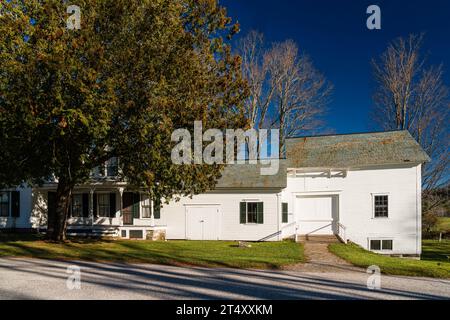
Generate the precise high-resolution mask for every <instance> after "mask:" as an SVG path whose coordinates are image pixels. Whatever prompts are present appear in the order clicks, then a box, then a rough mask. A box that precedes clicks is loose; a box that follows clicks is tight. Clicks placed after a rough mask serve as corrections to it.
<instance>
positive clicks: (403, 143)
mask: <svg viewBox="0 0 450 320" xmlns="http://www.w3.org/2000/svg"><path fill="white" fill-rule="evenodd" d="M286 159H287V167H288V168H351V167H360V166H371V165H386V164H402V163H408V162H411V163H424V162H428V161H430V158H429V157H428V155H427V154H426V153H425V151H423V149H422V148H421V146H420V145H419V144H418V143H417V141H416V140H415V139H414V138H413V137H412V136H411V135H410V134H409V132H408V131H389V132H375V133H358V134H347V135H328V136H315V137H314V136H313V137H300V138H292V139H287V140H286Z"/></svg>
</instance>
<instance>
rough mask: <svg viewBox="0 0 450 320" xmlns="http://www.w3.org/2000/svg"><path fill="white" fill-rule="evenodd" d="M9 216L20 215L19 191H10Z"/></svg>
mask: <svg viewBox="0 0 450 320" xmlns="http://www.w3.org/2000/svg"><path fill="white" fill-rule="evenodd" d="M11 217H16V218H18V217H20V192H19V191H13V192H11Z"/></svg>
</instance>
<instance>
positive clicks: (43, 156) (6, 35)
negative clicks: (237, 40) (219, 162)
mask: <svg viewBox="0 0 450 320" xmlns="http://www.w3.org/2000/svg"><path fill="white" fill-rule="evenodd" d="M70 4H76V5H78V6H79V7H80V8H81V28H80V29H79V30H70V29H68V28H67V24H66V19H67V18H68V16H69V14H67V13H66V12H67V6H68V5H69V3H67V2H66V1H61V0H45V1H43V0H17V1H16V0H11V1H9V2H5V1H3V2H1V3H0V34H1V38H0V150H1V152H0V187H6V186H13V185H19V184H21V183H30V184H39V183H42V182H44V181H46V180H48V179H50V178H52V177H54V178H55V181H56V182H57V192H56V214H55V215H54V216H49V217H48V218H49V219H48V221H49V222H48V235H49V237H50V238H51V239H53V240H64V239H65V231H66V225H67V216H68V209H69V205H70V202H71V196H72V191H73V189H74V187H75V186H76V185H77V184H81V183H84V182H86V181H87V180H88V179H89V178H90V173H91V171H92V170H93V169H94V168H95V167H97V166H99V165H102V164H103V163H104V162H105V161H106V160H108V159H110V158H112V157H119V159H120V161H119V165H120V169H121V170H120V172H121V175H122V176H121V178H123V179H126V180H127V181H128V182H129V183H130V185H132V186H134V187H135V188H141V189H144V190H145V191H146V192H148V193H149V194H150V196H151V197H153V198H166V199H170V198H172V197H174V196H182V195H192V194H195V193H199V192H202V191H204V190H206V189H208V188H211V187H213V186H214V184H215V182H216V181H217V179H218V178H219V177H220V169H221V167H220V166H209V165H183V166H179V165H175V164H173V163H172V162H171V149H172V146H173V143H172V142H171V134H172V132H173V131H174V130H175V129H177V128H187V129H190V128H192V127H193V123H194V121H195V120H202V121H203V125H204V127H205V128H219V129H221V128H235V127H242V126H244V125H245V123H246V122H245V121H246V120H245V118H244V116H243V112H242V102H243V100H244V99H245V93H246V90H245V88H246V85H245V82H244V81H243V80H242V78H241V69H240V58H239V57H237V56H234V55H232V54H231V50H230V46H229V44H227V41H228V40H229V38H230V37H231V36H232V35H233V34H234V33H235V32H236V31H237V26H236V25H233V24H232V23H231V19H230V18H228V17H227V15H226V11H225V9H224V8H223V7H220V6H219V5H218V3H217V1H216V0H142V1H129V0H78V1H77V2H76V3H70ZM225 37H226V38H225Z"/></svg>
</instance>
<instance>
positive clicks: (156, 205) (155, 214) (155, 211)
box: [153, 199, 161, 219]
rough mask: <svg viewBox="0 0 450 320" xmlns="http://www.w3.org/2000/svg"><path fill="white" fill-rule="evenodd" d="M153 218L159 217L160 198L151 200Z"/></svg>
mask: <svg viewBox="0 0 450 320" xmlns="http://www.w3.org/2000/svg"><path fill="white" fill-rule="evenodd" d="M153 218H154V219H160V218H161V200H159V199H158V200H155V201H153Z"/></svg>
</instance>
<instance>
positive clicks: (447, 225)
mask: <svg viewBox="0 0 450 320" xmlns="http://www.w3.org/2000/svg"><path fill="white" fill-rule="evenodd" d="M438 230H439V231H443V232H444V231H450V217H441V218H439V222H438Z"/></svg>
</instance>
